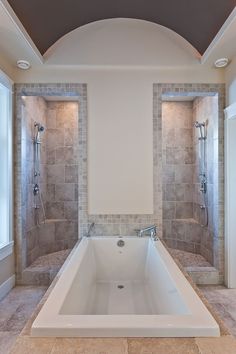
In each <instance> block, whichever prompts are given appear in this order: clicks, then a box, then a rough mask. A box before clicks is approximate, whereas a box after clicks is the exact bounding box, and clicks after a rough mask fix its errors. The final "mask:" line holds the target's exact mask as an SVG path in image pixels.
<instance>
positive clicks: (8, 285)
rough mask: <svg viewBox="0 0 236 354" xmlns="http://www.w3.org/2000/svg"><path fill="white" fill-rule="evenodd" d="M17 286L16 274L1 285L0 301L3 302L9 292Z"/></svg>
mask: <svg viewBox="0 0 236 354" xmlns="http://www.w3.org/2000/svg"><path fill="white" fill-rule="evenodd" d="M14 286H15V274H14V275H12V276H11V277H10V278H8V279H7V280H6V281H4V283H2V284H1V285H0V300H2V299H3V298H4V297H5V296H6V295H7V294H8V293H9V291H10V290H11V289H12V288H14Z"/></svg>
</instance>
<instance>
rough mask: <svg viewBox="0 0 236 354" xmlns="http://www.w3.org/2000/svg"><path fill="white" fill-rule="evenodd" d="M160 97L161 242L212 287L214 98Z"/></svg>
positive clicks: (215, 249)
mask: <svg viewBox="0 0 236 354" xmlns="http://www.w3.org/2000/svg"><path fill="white" fill-rule="evenodd" d="M162 98H163V102H162V129H163V130H162V132H163V135H162V136H163V141H162V156H163V183H162V188H163V238H164V240H165V242H166V243H167V245H168V246H169V247H170V249H171V252H172V254H173V255H174V256H175V257H176V258H178V259H179V260H180V262H181V263H182V264H183V265H184V266H185V267H186V269H187V270H188V271H189V272H190V273H191V275H192V276H193V277H194V280H195V281H196V282H198V283H202V282H206V283H218V282H220V281H221V280H220V279H221V278H222V277H220V276H219V269H220V268H221V264H219V252H221V251H220V250H219V244H220V240H219V238H218V230H219V215H218V211H219V207H218V205H219V193H218V182H219V170H220V167H221V162H220V161H219V155H218V150H219V149H218V146H219V134H218V133H219V119H218V118H219V112H218V95H217V94H214V93H209V94H208V95H207V94H199V95H196V96H184V95H179V96H178V94H177V93H176V94H174V95H173V94H166V95H163V97H162ZM221 128H222V126H221ZM221 133H222V132H221Z"/></svg>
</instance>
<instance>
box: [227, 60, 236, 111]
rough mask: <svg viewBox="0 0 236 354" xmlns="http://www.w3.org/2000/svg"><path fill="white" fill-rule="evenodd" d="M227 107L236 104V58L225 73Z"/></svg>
mask: <svg viewBox="0 0 236 354" xmlns="http://www.w3.org/2000/svg"><path fill="white" fill-rule="evenodd" d="M225 82H226V98H227V102H226V105H227V106H229V105H230V104H232V103H235V102H236V57H234V58H233V59H232V61H231V63H230V65H229V66H228V68H227V69H226V71H225Z"/></svg>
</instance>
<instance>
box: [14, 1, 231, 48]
mask: <svg viewBox="0 0 236 354" xmlns="http://www.w3.org/2000/svg"><path fill="white" fill-rule="evenodd" d="M8 2H9V4H10V5H11V6H12V8H13V10H14V11H15V13H16V15H17V16H18V17H19V19H20V21H21V22H22V24H23V25H24V27H25V28H26V30H27V32H28V33H29V35H30V36H31V38H32V40H33V41H34V43H35V44H36V46H37V48H38V49H39V50H40V52H41V54H44V53H45V52H46V51H47V50H48V48H50V47H51V46H52V45H53V44H54V43H55V42H56V41H57V40H59V39H60V38H61V37H63V36H64V35H66V34H67V33H69V32H70V31H72V30H74V29H76V28H78V27H81V26H84V25H86V24H88V23H91V22H94V21H99V20H104V19H112V18H133V19H140V20H146V21H149V22H153V23H156V24H159V25H162V26H165V27H167V28H169V29H171V30H173V31H175V32H176V33H178V34H179V35H181V36H182V37H183V38H185V39H186V40H187V41H189V42H190V43H191V44H192V45H193V46H194V47H195V48H196V49H197V50H198V52H199V53H200V54H203V53H204V51H205V50H206V49H207V47H208V46H209V44H210V43H211V41H212V40H213V38H214V37H215V35H216V34H217V32H218V31H219V29H220V28H221V26H222V25H223V23H224V22H225V20H226V19H227V17H228V16H229V14H230V13H231V11H232V10H233V8H234V7H235V5H236V0H224V1H222V0H204V1H196V0H178V1H176V0H119V1H112V0H99V1H94V0H86V1H82V0H60V1H58V0H50V1H49V0H40V1H38V0H30V1H29V0H8Z"/></svg>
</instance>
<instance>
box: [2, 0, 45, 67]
mask: <svg viewBox="0 0 236 354" xmlns="http://www.w3.org/2000/svg"><path fill="white" fill-rule="evenodd" d="M0 6H1V7H2V9H3V11H4V12H5V13H6V14H7V16H8V17H9V19H10V20H11V22H12V23H13V24H14V26H15V28H16V30H17V32H18V33H19V34H20V36H21V37H22V39H23V41H24V42H26V43H27V45H28V46H29V47H30V49H31V51H32V52H33V54H34V56H35V57H36V59H37V60H38V62H39V63H40V64H43V63H44V58H43V56H42V55H41V53H40V51H39V50H38V48H37V47H36V45H35V44H34V42H33V41H32V39H31V38H30V36H29V34H28V33H27V31H26V30H25V28H24V26H23V25H22V23H21V21H20V20H19V18H18V17H17V16H16V14H15V12H14V11H13V9H12V7H11V6H10V5H9V3H8V1H6V0H0Z"/></svg>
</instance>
